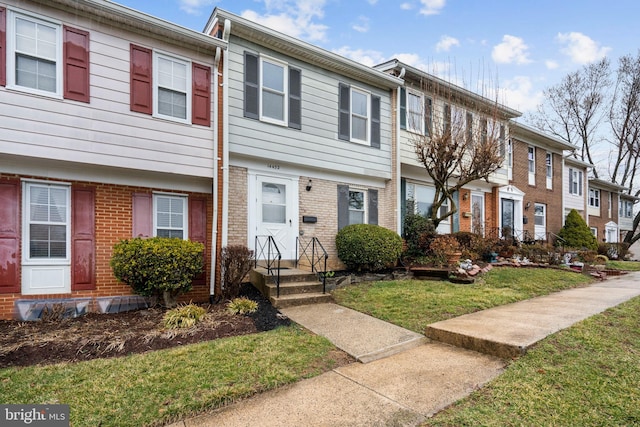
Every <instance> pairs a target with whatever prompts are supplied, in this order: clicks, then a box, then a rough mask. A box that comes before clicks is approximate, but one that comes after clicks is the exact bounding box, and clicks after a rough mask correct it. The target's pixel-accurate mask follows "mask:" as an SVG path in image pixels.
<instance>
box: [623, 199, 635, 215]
mask: <svg viewBox="0 0 640 427" xmlns="http://www.w3.org/2000/svg"><path fill="white" fill-rule="evenodd" d="M620 216H621V217H623V218H632V217H633V202H632V201H631V200H620Z"/></svg>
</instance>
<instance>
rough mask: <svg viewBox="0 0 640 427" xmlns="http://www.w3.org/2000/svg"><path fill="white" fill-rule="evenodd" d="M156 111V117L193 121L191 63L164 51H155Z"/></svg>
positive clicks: (154, 89) (184, 121)
mask: <svg viewBox="0 0 640 427" xmlns="http://www.w3.org/2000/svg"><path fill="white" fill-rule="evenodd" d="M153 59H154V61H153V62H154V66H153V72H154V79H153V81H154V84H153V91H154V96H153V99H154V113H155V116H156V117H161V118H166V119H171V120H177V121H180V122H183V123H189V122H190V121H191V64H190V63H189V62H188V61H186V60H184V59H179V58H175V57H172V56H168V55H164V54H162V53H157V52H155V51H154V53H153Z"/></svg>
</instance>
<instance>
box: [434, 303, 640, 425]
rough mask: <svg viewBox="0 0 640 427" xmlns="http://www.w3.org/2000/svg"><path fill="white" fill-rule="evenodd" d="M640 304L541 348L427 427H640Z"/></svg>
mask: <svg viewBox="0 0 640 427" xmlns="http://www.w3.org/2000/svg"><path fill="white" fill-rule="evenodd" d="M638 325H640V298H635V299H633V300H631V301H629V302H627V303H625V304H622V305H620V306H618V307H615V308H612V309H610V310H608V311H606V312H605V313H603V314H600V315H597V316H593V317H591V318H589V319H587V320H585V321H583V322H580V323H578V324H576V325H574V326H573V327H571V328H569V329H566V330H564V331H561V332H559V333H557V334H555V335H553V336H551V337H549V338H547V339H546V340H544V341H542V342H541V343H540V344H538V345H537V346H536V347H535V348H534V349H532V350H530V351H529V352H528V353H527V355H525V356H523V357H521V358H520V359H518V360H516V361H515V362H513V363H512V364H511V366H509V368H508V369H507V370H506V372H505V373H504V374H503V375H501V376H500V377H498V378H496V379H495V380H494V381H492V382H491V383H490V384H488V385H487V386H485V387H484V388H483V389H481V390H479V391H477V392H475V393H474V394H472V395H471V396H470V397H468V398H466V399H464V400H462V401H461V402H458V403H457V404H456V405H454V406H452V407H451V408H449V409H448V410H446V411H443V412H441V413H439V414H437V415H436V416H435V418H433V419H432V420H430V421H429V422H427V423H426V424H424V426H447V427H450V426H501V427H502V426H594V427H595V426H637V425H640V387H639V385H640V328H639V327H638Z"/></svg>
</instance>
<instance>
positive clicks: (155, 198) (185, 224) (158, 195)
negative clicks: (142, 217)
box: [153, 193, 189, 240]
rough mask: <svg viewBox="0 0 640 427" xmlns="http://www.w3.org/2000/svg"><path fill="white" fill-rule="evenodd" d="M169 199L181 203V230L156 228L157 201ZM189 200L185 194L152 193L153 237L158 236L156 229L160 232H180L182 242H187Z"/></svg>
mask: <svg viewBox="0 0 640 427" xmlns="http://www.w3.org/2000/svg"><path fill="white" fill-rule="evenodd" d="M163 197H164V198H169V199H173V200H181V201H182V228H178V227H158V199H159V198H163ZM188 202H189V199H188V196H187V195H186V194H178V193H153V236H154V237H157V236H158V229H161V230H182V240H189V203H188Z"/></svg>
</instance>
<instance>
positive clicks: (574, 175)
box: [569, 168, 582, 196]
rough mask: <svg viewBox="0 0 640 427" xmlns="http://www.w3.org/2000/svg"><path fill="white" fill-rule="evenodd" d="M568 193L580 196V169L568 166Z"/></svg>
mask: <svg viewBox="0 0 640 427" xmlns="http://www.w3.org/2000/svg"><path fill="white" fill-rule="evenodd" d="M569 194H573V195H576V196H582V171H579V170H577V169H574V168H569Z"/></svg>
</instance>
